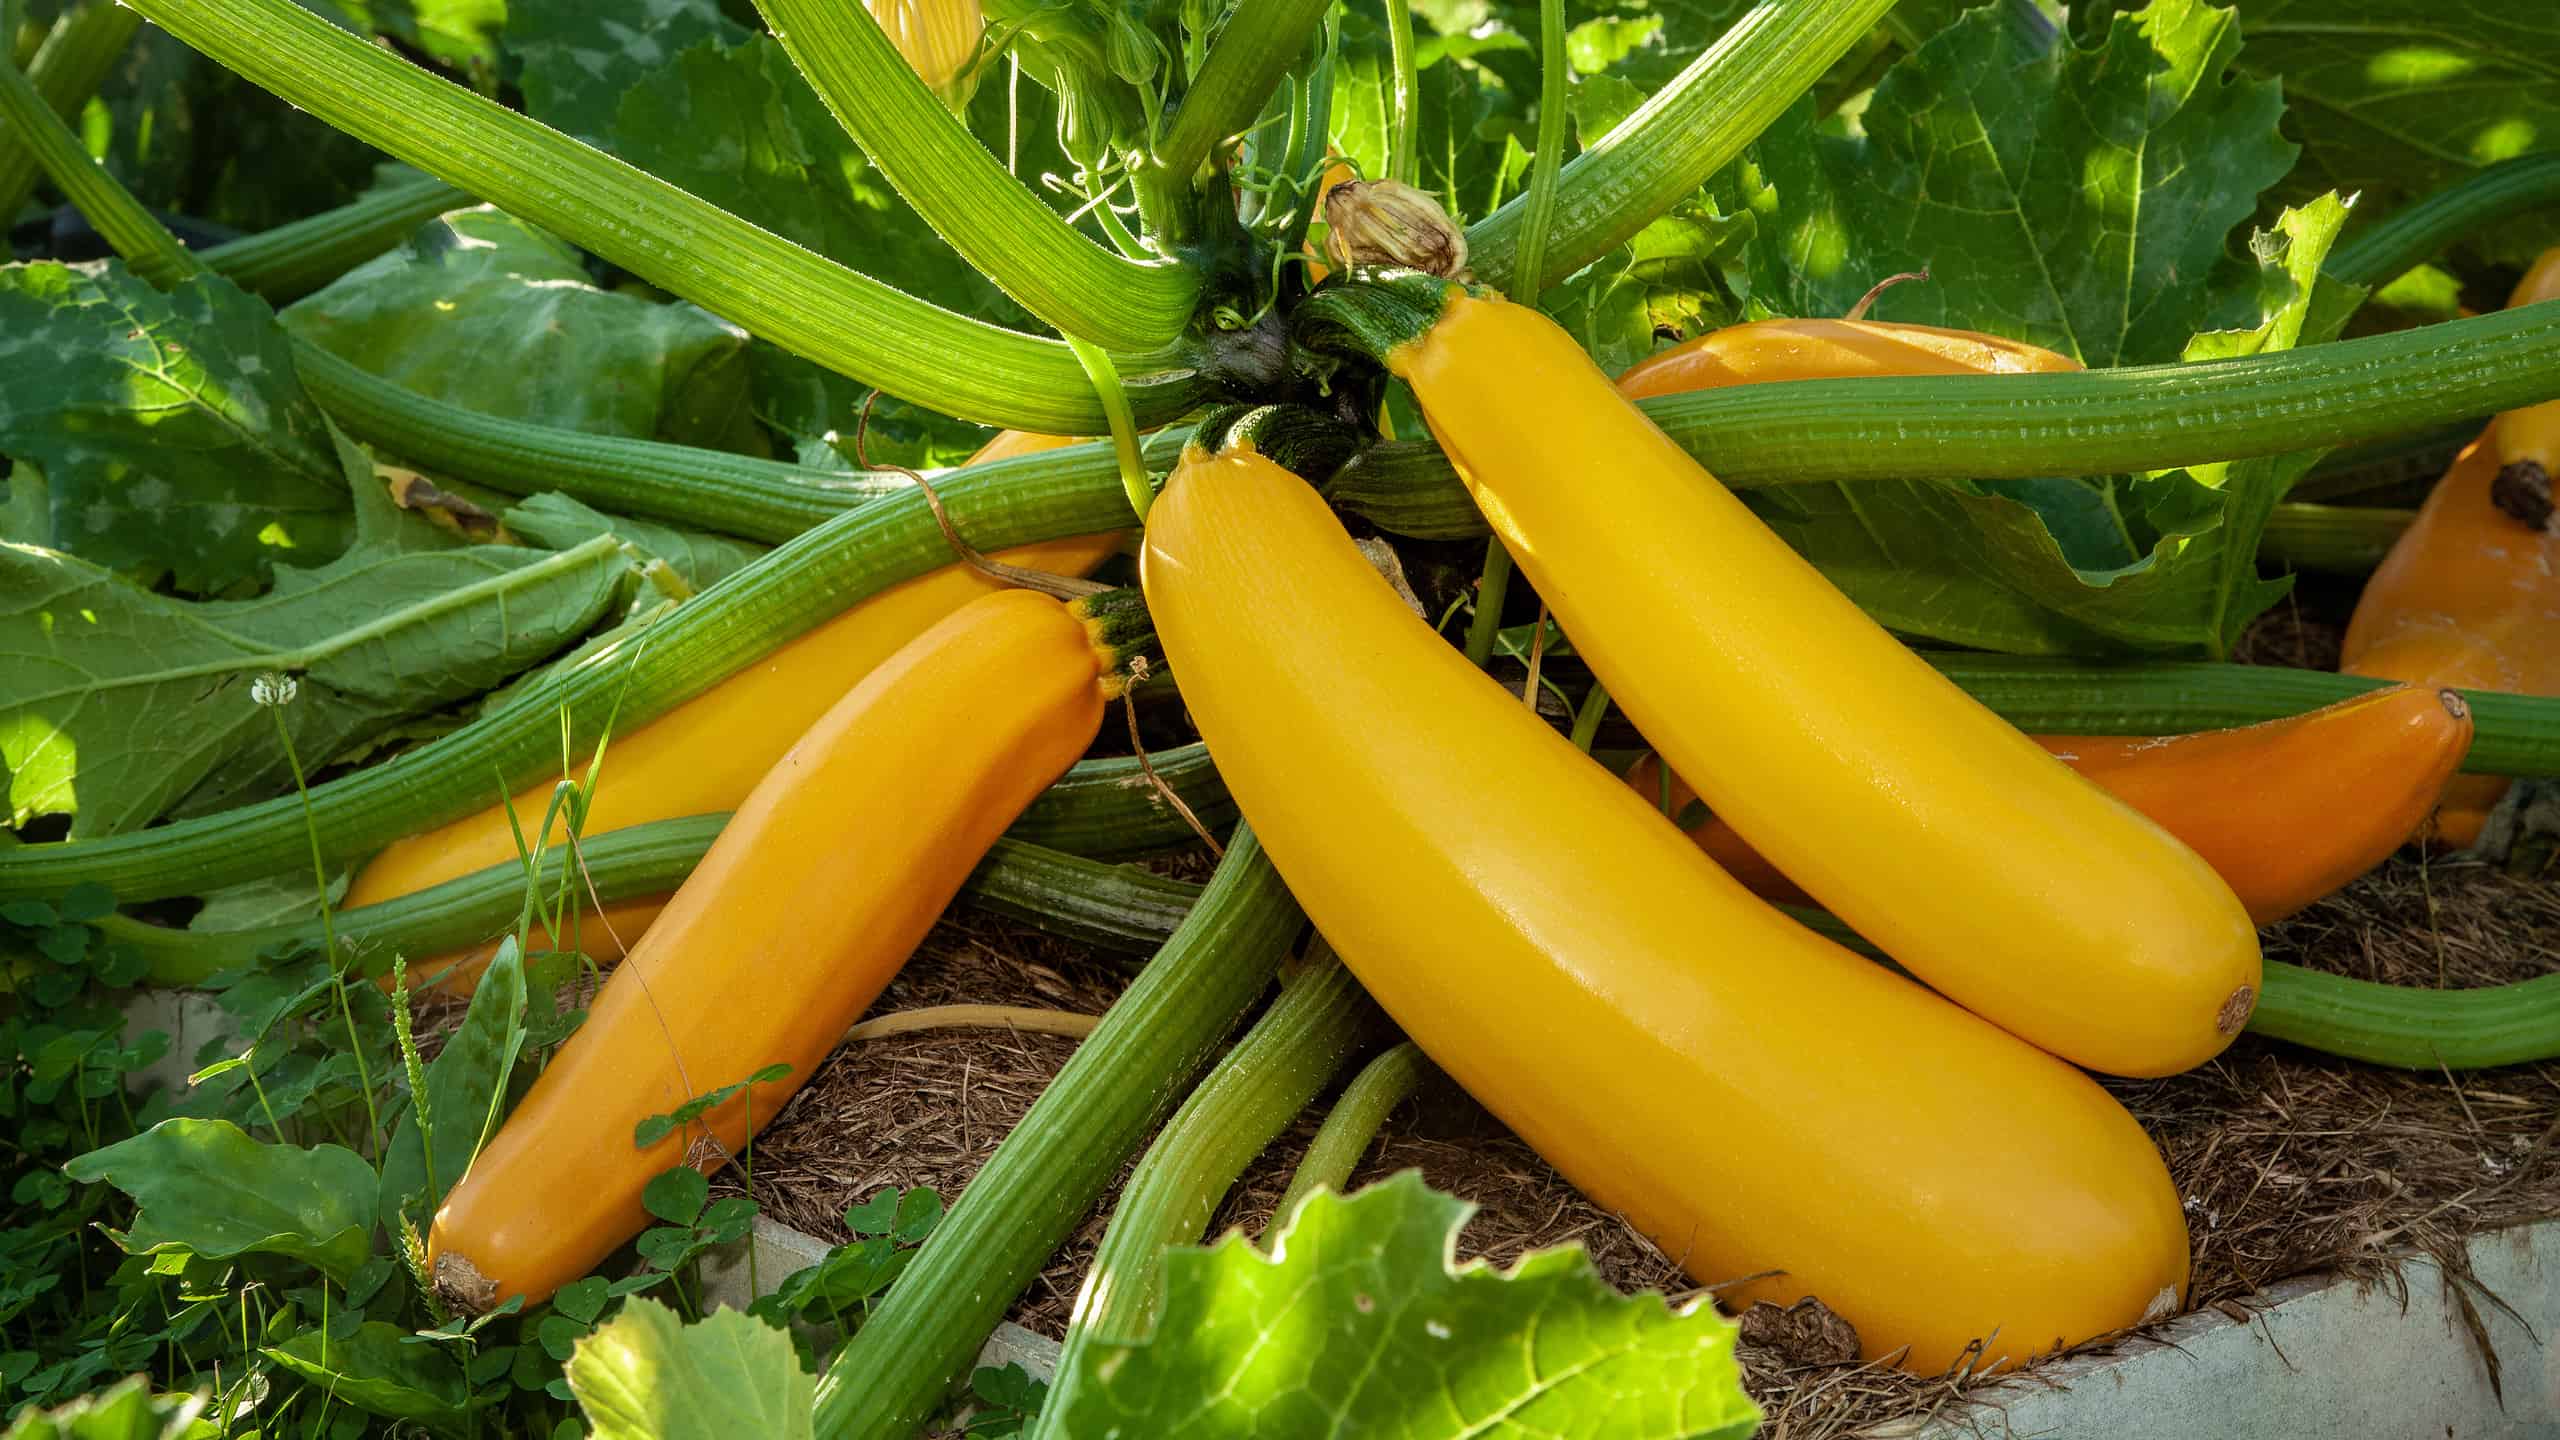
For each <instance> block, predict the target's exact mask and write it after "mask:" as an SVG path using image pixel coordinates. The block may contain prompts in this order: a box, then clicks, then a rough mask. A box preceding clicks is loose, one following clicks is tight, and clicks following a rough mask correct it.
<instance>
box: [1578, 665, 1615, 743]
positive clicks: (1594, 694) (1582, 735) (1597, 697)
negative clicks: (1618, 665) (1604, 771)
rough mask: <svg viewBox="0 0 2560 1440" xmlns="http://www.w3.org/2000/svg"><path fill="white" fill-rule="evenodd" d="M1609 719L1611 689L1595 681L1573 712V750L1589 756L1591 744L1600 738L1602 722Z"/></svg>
mask: <svg viewBox="0 0 2560 1440" xmlns="http://www.w3.org/2000/svg"><path fill="white" fill-rule="evenodd" d="M1608 718H1609V687H1608V686H1606V685H1603V684H1601V683H1600V682H1599V681H1597V680H1594V681H1592V682H1591V689H1590V690H1589V692H1587V693H1586V694H1584V695H1583V697H1582V703H1581V704H1580V705H1579V706H1576V707H1575V708H1574V712H1573V733H1572V736H1571V739H1572V740H1573V748H1574V749H1576V750H1579V751H1581V752H1582V753H1583V754H1585V755H1588V754H1590V753H1591V742H1592V741H1594V740H1596V739H1598V738H1600V722H1601V721H1603V720H1606V719H1608Z"/></svg>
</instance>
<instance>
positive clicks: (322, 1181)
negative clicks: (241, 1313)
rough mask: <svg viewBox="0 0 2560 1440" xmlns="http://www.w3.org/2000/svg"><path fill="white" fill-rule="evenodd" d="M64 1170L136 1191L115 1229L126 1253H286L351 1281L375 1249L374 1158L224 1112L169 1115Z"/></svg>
mask: <svg viewBox="0 0 2560 1440" xmlns="http://www.w3.org/2000/svg"><path fill="white" fill-rule="evenodd" d="M62 1170H63V1173H64V1174H66V1175H68V1176H70V1177H71V1178H72V1179H74V1180H77V1181H80V1182H82V1183H83V1184H88V1183H94V1182H96V1181H100V1180H104V1181H106V1182H107V1183H108V1184H110V1185H113V1186H115V1187H116V1188H117V1189H118V1190H121V1191H123V1192H124V1193H125V1194H126V1195H128V1196H131V1197H132V1198H133V1201H134V1203H135V1204H136V1205H137V1206H138V1207H140V1208H139V1213H137V1214H136V1215H135V1216H134V1221H133V1228H132V1229H130V1230H128V1231H126V1232H125V1233H123V1234H121V1235H117V1236H116V1237H115V1240H116V1243H117V1244H118V1245H120V1246H122V1247H124V1249H125V1251H126V1253H128V1254H133V1255H153V1254H160V1253H163V1252H168V1251H183V1252H185V1253H187V1254H190V1255H196V1256H200V1257H202V1258H204V1259H207V1260H222V1259H228V1258H229V1257H231V1256H234V1255H246V1254H252V1253H263V1254H277V1255H288V1256H291V1257H293V1258H294V1259H297V1260H306V1261H309V1262H310V1263H311V1264H313V1265H316V1266H318V1267H320V1269H321V1270H322V1271H324V1272H326V1273H327V1274H328V1275H329V1276H330V1277H331V1278H333V1279H335V1280H337V1281H339V1282H340V1283H342V1284H343V1283H344V1282H345V1281H346V1280H347V1278H348V1277H349V1276H352V1275H353V1274H355V1272H356V1268H357V1267H358V1266H360V1265H362V1264H364V1262H365V1259H366V1257H367V1256H368V1255H369V1254H370V1253H371V1250H372V1246H371V1240H370V1235H371V1232H372V1229H373V1217H374V1206H373V1193H374V1175H373V1167H372V1166H370V1165H367V1164H366V1163H365V1162H364V1157H362V1156H360V1155H358V1154H356V1153H355V1152H354V1151H352V1150H349V1149H346V1148H344V1147H343V1146H338V1145H317V1146H312V1147H310V1148H308V1149H300V1148H296V1147H293V1146H287V1145H267V1144H262V1143H260V1142H258V1141H256V1140H252V1139H250V1138H249V1137H248V1136H247V1135H246V1134H244V1133H243V1132H242V1131H241V1129H240V1127H238V1126H236V1125H233V1124H231V1123H230V1122H228V1121H224V1120H185V1119H178V1120H163V1121H161V1122H160V1123H159V1124H157V1125H154V1126H152V1127H151V1128H150V1129H149V1130H146V1131H144V1132H143V1133H141V1134H139V1135H136V1136H134V1137H132V1138H131V1139H127V1140H120V1141H118V1142H117V1143H115V1144H113V1145H109V1146H107V1147H106V1148H105V1149H102V1150H92V1151H90V1152H89V1153H88V1154H86V1155H82V1156H79V1157H77V1158H76V1159H74V1160H72V1161H71V1163H69V1164H67V1165H65V1166H63V1167H62Z"/></svg>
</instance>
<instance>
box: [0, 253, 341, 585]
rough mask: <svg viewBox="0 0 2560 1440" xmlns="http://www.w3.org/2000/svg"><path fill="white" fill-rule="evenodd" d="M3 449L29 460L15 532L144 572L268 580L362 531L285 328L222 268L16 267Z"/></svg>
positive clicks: (0, 385) (18, 492) (10, 283)
mask: <svg viewBox="0 0 2560 1440" xmlns="http://www.w3.org/2000/svg"><path fill="white" fill-rule="evenodd" d="M0 454H5V455H7V456H8V457H10V458H11V459H13V460H16V461H18V462H20V468H19V470H18V471H17V473H15V474H13V475H11V476H10V477H9V480H8V482H7V485H8V494H9V505H8V512H9V513H8V520H7V523H6V524H5V526H0V538H6V539H10V540H20V541H25V542H28V543H31V544H37V545H44V546H48V547H52V548H55V549H64V550H76V551H78V552H79V553H80V554H81V555H82V556H84V557H85V558H87V559H89V560H90V561H92V562H94V563H96V564H98V565H101V566H104V567H106V568H108V569H111V570H117V571H122V572H124V573H126V574H128V575H130V576H132V577H133V578H134V579H135V580H137V581H139V582H140V583H142V584H144V585H153V584H156V583H158V582H159V581H160V580H162V579H163V578H167V579H170V580H172V581H173V582H174V584H175V585H176V587H177V588H178V589H180V590H182V591H186V592H188V593H191V594H198V595H212V594H220V593H222V592H225V591H229V590H233V589H235V588H237V587H242V586H244V584H245V585H248V586H250V587H251V588H254V587H255V586H258V585H263V584H264V583H265V582H266V580H267V578H268V576H269V574H270V573H271V572H272V571H273V569H274V567H275V565H276V564H277V563H278V562H280V561H287V562H294V563H299V564H304V565H316V564H320V563H322V562H325V561H327V560H329V559H331V558H333V557H335V556H336V555H337V554H338V553H339V552H340V551H341V550H343V549H345V548H346V545H347V542H348V540H349V539H350V538H351V536H352V532H353V523H352V522H353V516H352V512H351V511H350V510H349V508H348V503H347V479H346V475H345V473H344V472H343V471H342V470H341V468H340V466H339V462H338V453H337V448H336V446H335V444H334V443H333V442H332V441H331V439H330V436H329V422H328V419H327V417H325V416H323V415H322V414H321V413H320V407H319V406H318V405H316V404H314V403H312V400H311V397H310V396H309V395H306V394H305V393H303V389H302V385H301V382H300V381H299V380H298V379H296V378H295V375H294V369H293V359H292V353H291V347H290V346H289V344H288V343H287V341H286V338H285V335H284V333H283V332H282V331H281V330H279V329H277V328H276V324H275V317H274V315H273V314H271V313H270V312H269V311H268V309H267V307H266V304H265V302H263V301H260V300H258V299H257V298H255V297H254V296H251V295H249V294H248V293H247V292H245V291H243V290H241V289H240V288H239V287H238V286H236V285H233V284H232V283H231V282H230V281H228V280H224V279H222V278H220V277H218V276H196V277H193V278H191V279H188V280H186V281H184V282H183V283H181V284H179V285H177V286H175V287H174V288H172V289H171V290H169V291H168V292H167V293H165V294H164V293H163V292H161V291H158V290H155V289H153V288H152V287H151V286H149V285H146V284H144V283H143V282H142V280H141V279H139V278H138V277H136V276H135V275H134V274H133V273H132V272H130V271H128V270H126V269H125V268H124V267H123V266H122V265H120V264H109V265H106V266H103V267H99V268H94V269H88V268H84V269H73V268H71V267H69V266H65V265H55V264H40V265H18V266H11V267H9V268H7V269H5V270H0ZM28 467H33V468H32V470H30V469H29V468H28Z"/></svg>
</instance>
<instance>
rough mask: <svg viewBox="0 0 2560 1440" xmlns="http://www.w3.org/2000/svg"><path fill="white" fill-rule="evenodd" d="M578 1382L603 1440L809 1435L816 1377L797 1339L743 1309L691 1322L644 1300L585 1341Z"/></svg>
mask: <svg viewBox="0 0 2560 1440" xmlns="http://www.w3.org/2000/svg"><path fill="white" fill-rule="evenodd" d="M568 1377H569V1389H570V1391H571V1392H572V1393H574V1394H575V1395H576V1396H577V1397H578V1408H579V1409H581V1410H582V1411H584V1412H585V1413H586V1417H587V1425H588V1428H589V1430H590V1431H591V1432H592V1433H593V1434H594V1435H595V1436H596V1437H597V1440H732V1437H735V1436H740V1435H753V1436H757V1437H759V1440H810V1437H811V1436H812V1435H813V1434H814V1431H815V1424H816V1422H815V1418H814V1415H813V1411H814V1409H815V1406H816V1397H817V1382H816V1380H815V1379H814V1378H812V1377H811V1376H810V1375H809V1373H808V1372H807V1371H804V1370H802V1369H801V1368H800V1355H799V1352H798V1350H797V1349H795V1348H794V1347H793V1345H792V1343H791V1337H790V1336H788V1335H786V1334H784V1333H783V1332H781V1331H779V1330H776V1329H774V1328H772V1327H771V1326H768V1325H766V1324H765V1323H764V1322H763V1321H761V1320H755V1319H751V1318H749V1317H748V1316H747V1314H746V1313H745V1312H744V1311H739V1310H727V1309H722V1310H714V1311H712V1312H711V1314H710V1316H709V1318H707V1319H704V1320H700V1321H697V1322H695V1323H694V1324H691V1325H686V1324H683V1323H682V1322H680V1321H679V1320H678V1319H677V1318H676V1313H675V1312H674V1311H672V1310H670V1309H668V1308H667V1307H666V1306H664V1305H661V1304H659V1303H658V1302H656V1301H654V1300H646V1299H636V1300H633V1301H631V1302H630V1303H628V1304H626V1305H624V1306H623V1307H622V1313H621V1314H619V1315H617V1316H615V1317H614V1319H613V1322H612V1323H611V1324H609V1325H606V1326H605V1327H603V1328H602V1329H600V1330H598V1331H596V1333H595V1334H593V1335H591V1336H589V1337H587V1339H586V1340H585V1341H584V1342H582V1343H581V1344H580V1345H579V1346H578V1350H577V1353H576V1354H575V1355H573V1356H571V1357H570V1360H569V1366H568Z"/></svg>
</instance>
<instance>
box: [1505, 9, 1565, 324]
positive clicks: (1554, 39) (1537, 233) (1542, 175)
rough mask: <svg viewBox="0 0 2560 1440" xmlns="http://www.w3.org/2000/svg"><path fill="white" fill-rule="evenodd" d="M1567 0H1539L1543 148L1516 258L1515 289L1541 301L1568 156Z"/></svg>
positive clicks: (1532, 166)
mask: <svg viewBox="0 0 2560 1440" xmlns="http://www.w3.org/2000/svg"><path fill="white" fill-rule="evenodd" d="M1566 83H1567V82H1566V80H1565V65H1564V0H1538V149H1537V153H1536V154H1535V155H1533V156H1531V157H1530V160H1529V189H1528V193H1526V194H1525V195H1523V196H1522V197H1521V201H1522V205H1523V208H1522V210H1521V212H1520V243H1519V245H1518V247H1517V250H1516V253H1515V254H1514V256H1513V257H1512V262H1511V289H1512V291H1513V293H1515V294H1517V295H1518V296H1519V297H1520V302H1521V303H1522V304H1524V305H1535V304H1537V303H1538V297H1539V296H1540V295H1542V294H1544V293H1545V289H1544V287H1545V285H1546V282H1547V280H1548V278H1549V276H1548V271H1547V268H1546V265H1547V237H1548V234H1549V229H1550V227H1551V226H1553V225H1554V224H1555V217H1556V177H1557V171H1558V169H1559V167H1560V166H1561V165H1562V164H1563V161H1564V120H1565V109H1566V95H1565V86H1566Z"/></svg>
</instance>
